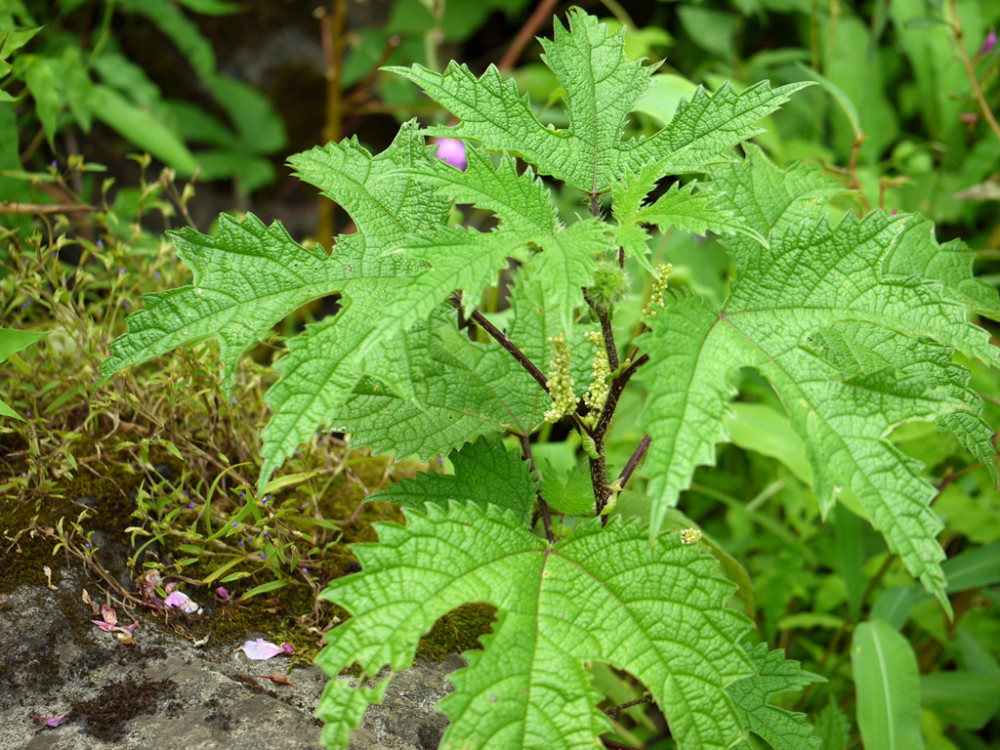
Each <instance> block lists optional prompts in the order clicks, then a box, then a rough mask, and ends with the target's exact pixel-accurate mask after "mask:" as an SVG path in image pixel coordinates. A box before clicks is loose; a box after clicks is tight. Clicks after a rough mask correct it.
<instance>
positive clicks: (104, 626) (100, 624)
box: [91, 620, 115, 633]
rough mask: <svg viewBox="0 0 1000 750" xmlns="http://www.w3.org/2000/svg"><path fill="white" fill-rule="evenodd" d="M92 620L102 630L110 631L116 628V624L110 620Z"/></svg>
mask: <svg viewBox="0 0 1000 750" xmlns="http://www.w3.org/2000/svg"><path fill="white" fill-rule="evenodd" d="M91 622H92V623H94V624H95V625H96V626H97V627H99V628H100V629H101V630H103V631H104V632H105V633H110V632H111V631H112V630H115V626H114V625H112V624H111V623H109V622H104V620H91Z"/></svg>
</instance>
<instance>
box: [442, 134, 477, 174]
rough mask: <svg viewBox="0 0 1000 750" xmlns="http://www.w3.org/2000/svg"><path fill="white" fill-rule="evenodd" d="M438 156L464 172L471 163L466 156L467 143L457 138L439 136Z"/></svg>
mask: <svg viewBox="0 0 1000 750" xmlns="http://www.w3.org/2000/svg"><path fill="white" fill-rule="evenodd" d="M437 158H438V159H444V160H445V161H446V162H448V163H449V164H451V166H453V167H454V168H455V169H460V170H462V171H463V172H464V171H465V168H466V167H467V166H468V165H469V162H468V160H467V159H466V158H465V144H464V143H463V142H462V141H460V140H458V139H457V138H438V140H437Z"/></svg>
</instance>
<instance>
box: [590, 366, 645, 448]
mask: <svg viewBox="0 0 1000 750" xmlns="http://www.w3.org/2000/svg"><path fill="white" fill-rule="evenodd" d="M648 361H649V355H648V354H643V355H642V356H641V357H639V358H638V359H634V360H632V362H631V364H629V366H628V367H626V368H625V369H624V370H623V371H622V372H621V373H620V374H619V375H618V377H616V378H615V379H614V380H612V381H611V388H610V390H609V391H608V400H607V401H605V402H604V408H603V409H601V416H600V417H598V418H597V424H596V425H595V426H594V436H595V438H594V439H595V440H596V439H597V437H600V438H601V439H602V440H603V438H604V434H605V433H606V432H607V431H608V427H609V426H610V425H611V417H613V416H614V414H615V409H616V408H617V406H618V399H619V398H621V395H622V391H624V390H625V386H626V385H627V384H628V381H629V380H630V379H631V377H632V376H633V375H634V374H635V371H636V370H637V369H638V368H640V367H642V366H643V365H644V364H646V363H647V362H648Z"/></svg>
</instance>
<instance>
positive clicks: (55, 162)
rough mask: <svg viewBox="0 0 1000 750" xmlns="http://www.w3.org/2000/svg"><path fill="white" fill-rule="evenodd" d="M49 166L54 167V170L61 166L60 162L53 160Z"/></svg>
mask: <svg viewBox="0 0 1000 750" xmlns="http://www.w3.org/2000/svg"><path fill="white" fill-rule="evenodd" d="M49 166H50V167H52V168H53V169H55V168H56V167H58V166H59V162H57V161H56V160H55V159H53V160H52V163H51V164H50V165H49Z"/></svg>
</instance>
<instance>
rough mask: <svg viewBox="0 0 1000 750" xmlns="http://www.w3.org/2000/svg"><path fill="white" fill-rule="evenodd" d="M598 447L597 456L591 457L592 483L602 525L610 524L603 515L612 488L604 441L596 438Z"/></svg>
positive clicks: (595, 506)
mask: <svg viewBox="0 0 1000 750" xmlns="http://www.w3.org/2000/svg"><path fill="white" fill-rule="evenodd" d="M594 443H595V444H596V447H597V458H590V459H588V461H590V484H591V486H592V487H593V488H594V508H595V510H596V511H597V515H598V516H600V517H601V526H607V525H608V517H607V516H605V515H602V514H603V513H604V508H605V506H607V504H608V498H609V497H611V490H610V488H609V487H608V466H607V463H605V460H604V442H603V441H600V440H595V441H594Z"/></svg>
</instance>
